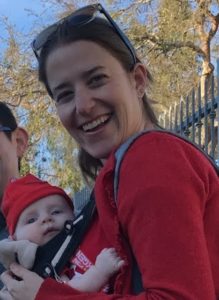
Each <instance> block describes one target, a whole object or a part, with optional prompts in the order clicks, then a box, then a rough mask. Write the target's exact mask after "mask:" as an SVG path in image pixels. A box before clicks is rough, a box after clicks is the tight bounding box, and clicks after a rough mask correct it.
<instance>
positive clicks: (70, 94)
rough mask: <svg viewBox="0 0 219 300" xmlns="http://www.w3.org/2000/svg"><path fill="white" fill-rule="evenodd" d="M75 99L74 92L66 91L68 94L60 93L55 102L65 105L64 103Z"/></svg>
mask: <svg viewBox="0 0 219 300" xmlns="http://www.w3.org/2000/svg"><path fill="white" fill-rule="evenodd" d="M73 97H74V92H72V91H66V92H63V93H60V94H59V95H58V96H57V97H56V99H55V102H56V103H57V104H63V103H66V102H69V101H71V100H72V99H73Z"/></svg>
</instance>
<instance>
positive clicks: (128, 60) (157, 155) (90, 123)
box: [2, 5, 219, 300]
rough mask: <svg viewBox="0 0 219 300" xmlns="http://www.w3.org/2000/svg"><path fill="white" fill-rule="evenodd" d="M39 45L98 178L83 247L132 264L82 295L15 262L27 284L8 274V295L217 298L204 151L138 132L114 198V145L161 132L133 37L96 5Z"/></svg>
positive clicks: (50, 87) (210, 184) (91, 173)
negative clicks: (106, 288)
mask: <svg viewBox="0 0 219 300" xmlns="http://www.w3.org/2000/svg"><path fill="white" fill-rule="evenodd" d="M98 11H99V12H100V13H102V15H104V16H105V18H106V20H105V19H103V18H99V17H96V15H95V13H96V12H98ZM33 49H34V52H35V54H36V56H37V58H38V61H39V77H40V80H41V81H42V82H43V83H44V84H45V86H46V88H47V91H48V93H49V95H50V96H51V97H52V98H53V99H54V101H55V104H56V108H57V113H58V116H59V118H60V120H61V122H62V124H63V126H64V127H65V128H66V129H67V131H68V132H69V134H70V135H71V136H72V137H73V138H74V139H75V140H76V141H77V142H78V144H79V145H80V147H81V154H80V165H81V168H82V171H83V173H84V174H85V175H86V176H88V177H90V178H96V183H95V198H96V206H97V213H96V214H95V216H94V219H93V221H92V224H91V226H90V229H89V231H88V232H87V234H86V235H85V237H84V240H83V242H82V244H81V246H80V249H79V250H80V251H81V252H83V254H84V255H85V256H86V258H88V259H89V260H90V261H91V262H92V261H93V259H94V257H95V255H96V254H97V252H98V251H99V250H100V248H103V247H104V248H106V247H115V248H116V250H117V251H118V254H119V255H120V256H121V257H122V259H124V260H125V262H126V264H125V265H124V267H123V268H122V270H121V272H120V273H119V274H118V275H117V276H116V278H114V280H113V281H112V282H110V283H109V285H110V292H109V294H107V293H87V294H83V293H80V292H78V291H77V290H74V289H71V288H69V287H68V286H66V285H64V284H62V283H58V282H56V281H55V280H53V279H46V280H43V279H42V278H40V277H39V276H38V275H36V274H34V273H32V272H30V271H27V270H25V269H23V268H22V267H21V266H18V265H12V266H11V271H12V273H13V274H15V275H16V276H18V277H20V278H21V281H17V280H16V279H14V278H13V277H12V276H11V274H10V273H5V274H4V275H2V281H3V282H4V284H5V285H6V286H7V288H8V290H9V293H10V294H11V295H12V298H10V299H22V300H32V299H37V300H43V299H50V300H53V299H54V300H56V299H57V300H58V299H63V300H79V299H80V300H87V299H89V300H90V299H93V300H97V299H101V300H104V299H106V300H108V299H109V300H110V299H113V300H114V299H121V300H122V299H124V300H125V299H130V300H131V299H133V300H134V299H136V300H137V299H138V300H143V299H148V300H152V299H153V300H154V299H156V300H158V299H166V300H170V299H171V300H172V299H177V300H181V299H183V300H213V299H216V295H217V296H219V218H218V215H219V202H218V199H217V198H218V196H219V185H218V177H217V174H216V172H215V170H214V169H213V167H212V165H211V164H210V163H209V161H208V160H207V159H206V158H205V157H204V156H203V154H202V153H201V152H199V151H198V150H197V149H196V148H195V147H193V146H192V145H190V144H188V143H187V142H185V141H184V140H181V139H179V138H177V137H175V136H173V135H170V134H167V133H165V132H158V131H156V130H154V131H152V132H150V133H147V134H143V135H141V136H140V137H139V138H138V139H137V140H136V141H135V142H134V143H133V144H132V146H131V147H130V148H129V149H128V151H127V153H126V154H125V157H124V160H123V162H122V165H121V170H120V176H119V177H120V180H119V187H118V195H117V206H116V204H115V199H114V189H113V182H114V169H115V156H114V154H115V150H116V149H118V147H119V146H120V145H121V144H123V143H124V142H125V141H126V140H127V139H128V138H129V137H131V136H132V135H133V134H136V133H139V132H141V131H143V130H151V129H156V128H157V121H156V118H155V115H154V113H153V111H152V109H151V107H150V105H149V102H148V100H147V97H146V95H145V89H146V87H147V85H148V81H149V76H148V72H147V70H146V69H145V67H144V66H143V64H142V63H141V62H140V61H139V59H138V58H137V57H136V54H135V51H134V49H133V48H132V46H131V44H130V42H129V41H128V40H127V38H126V37H125V36H124V34H123V33H122V32H121V31H120V29H119V28H118V27H117V26H116V25H115V23H114V22H113V20H112V19H111V18H110V16H109V15H108V14H107V12H106V11H105V10H103V8H102V6H100V5H93V6H89V7H85V8H83V9H81V10H79V11H76V12H75V13H73V14H72V15H71V16H69V17H67V18H66V19H64V20H62V21H61V22H59V23H58V24H55V25H52V26H51V27H49V28H47V29H46V30H45V31H43V32H42V33H41V34H39V36H38V37H37V38H36V40H35V41H34V43H33ZM128 244H129V245H130V248H131V250H130V249H129V247H128ZM131 251H132V253H133V254H134V257H135V259H136V261H137V265H138V267H139V270H140V273H141V278H142V283H143V290H142V291H141V292H140V293H139V294H138V295H134V291H133V290H132V288H131V270H132V265H133V259H132V258H131V254H130V253H131ZM3 299H6V298H3ZM7 299H9V298H7Z"/></svg>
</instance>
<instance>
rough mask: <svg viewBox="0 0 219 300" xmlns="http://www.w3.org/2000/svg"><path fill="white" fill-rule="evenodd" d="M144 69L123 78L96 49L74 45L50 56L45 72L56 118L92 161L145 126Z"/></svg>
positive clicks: (113, 61)
mask: <svg viewBox="0 0 219 300" xmlns="http://www.w3.org/2000/svg"><path fill="white" fill-rule="evenodd" d="M145 72H146V71H145V69H144V67H143V66H142V65H141V64H138V65H136V67H135V68H134V70H133V71H132V72H131V73H127V72H126V71H125V70H124V69H123V67H122V66H121V64H120V62H119V61H118V60H117V59H116V58H114V57H113V56H112V55H111V54H110V53H109V52H108V51H106V50H105V49H104V48H103V47H101V46H99V45H98V44H96V43H94V42H90V41H77V42H73V43H71V44H68V45H65V46H62V47H59V48H57V49H55V50H54V51H53V52H51V54H50V55H49V57H48V59H47V64H46V73H47V79H48V84H49V87H50V89H51V91H52V94H53V98H54V100H55V102H56V107H57V113H58V115H59V117H60V120H61V122H62V124H63V125H64V127H65V128H66V129H67V131H68V132H69V134H70V135H71V136H72V137H73V138H74V139H75V140H76V141H77V142H78V143H79V145H80V146H81V147H82V148H83V149H84V150H85V151H87V152H88V153H89V154H90V155H91V156H93V157H95V158H98V159H105V158H107V157H108V156H109V154H110V152H111V151H112V150H113V149H114V148H115V147H117V146H118V145H120V144H121V143H122V142H123V141H124V140H125V139H127V137H129V136H130V135H131V134H133V133H135V132H137V131H139V130H142V129H143V128H144V127H145V116H144V112H143V108H142V107H143V106H142V99H141V98H142V95H143V93H144V90H145V85H146V82H145V81H146V79H145V78H146V76H145Z"/></svg>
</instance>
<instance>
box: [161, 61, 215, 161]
mask: <svg viewBox="0 0 219 300" xmlns="http://www.w3.org/2000/svg"><path fill="white" fill-rule="evenodd" d="M201 91H203V92H201ZM159 122H160V124H161V126H163V127H164V128H166V129H168V130H172V131H174V132H177V133H179V134H181V135H184V136H186V137H187V138H189V139H190V140H192V141H193V142H195V143H197V144H198V145H199V146H200V147H202V149H203V150H204V151H205V152H207V153H208V154H209V155H211V156H212V157H213V158H214V159H215V160H216V162H217V163H218V164H219V130H218V125H219V60H218V61H217V68H216V75H212V76H211V78H210V79H209V80H208V81H207V82H206V83H205V84H204V87H203V89H202V87H201V84H200V85H199V87H198V88H196V89H195V88H194V89H193V90H192V91H191V93H190V94H189V95H188V96H187V97H186V98H185V99H183V98H181V99H180V101H179V103H176V104H175V105H173V106H171V107H170V108H169V110H168V111H165V112H164V113H162V114H161V115H160V116H159Z"/></svg>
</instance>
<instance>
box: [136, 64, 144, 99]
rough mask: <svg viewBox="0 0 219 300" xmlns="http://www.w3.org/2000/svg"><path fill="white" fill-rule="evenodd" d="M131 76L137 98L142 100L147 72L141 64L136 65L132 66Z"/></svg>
mask: <svg viewBox="0 0 219 300" xmlns="http://www.w3.org/2000/svg"><path fill="white" fill-rule="evenodd" d="M133 76H134V80H135V88H136V91H137V95H138V98H142V97H143V95H144V93H145V89H146V87H147V83H148V78H147V70H146V68H145V66H144V65H143V64H142V63H137V64H136V65H135V66H134V69H133Z"/></svg>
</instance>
